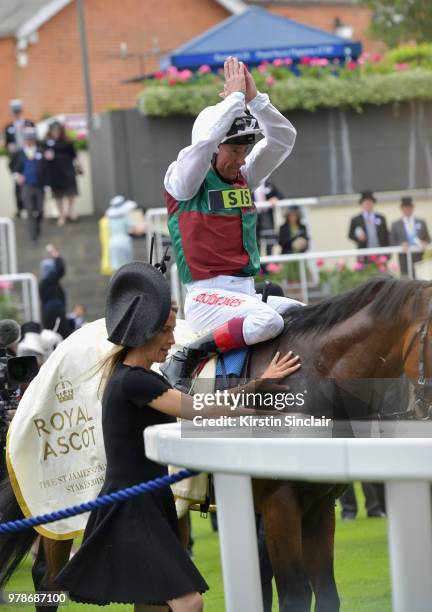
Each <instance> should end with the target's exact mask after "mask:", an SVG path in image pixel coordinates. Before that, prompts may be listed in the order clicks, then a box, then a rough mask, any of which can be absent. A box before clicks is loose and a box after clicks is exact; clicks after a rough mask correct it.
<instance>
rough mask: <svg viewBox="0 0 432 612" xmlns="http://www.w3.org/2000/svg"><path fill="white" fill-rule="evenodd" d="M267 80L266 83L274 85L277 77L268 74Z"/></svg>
mask: <svg viewBox="0 0 432 612" xmlns="http://www.w3.org/2000/svg"><path fill="white" fill-rule="evenodd" d="M265 82H266V85H273V83H274V82H275V78H274V77H272V76H268V77H267V78H266V80H265Z"/></svg>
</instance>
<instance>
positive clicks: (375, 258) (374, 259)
mask: <svg viewBox="0 0 432 612" xmlns="http://www.w3.org/2000/svg"><path fill="white" fill-rule="evenodd" d="M369 261H378V255H369Z"/></svg>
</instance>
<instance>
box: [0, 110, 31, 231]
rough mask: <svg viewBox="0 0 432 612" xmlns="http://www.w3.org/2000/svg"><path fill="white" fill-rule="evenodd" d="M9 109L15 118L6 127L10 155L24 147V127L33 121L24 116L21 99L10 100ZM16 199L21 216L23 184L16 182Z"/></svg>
mask: <svg viewBox="0 0 432 612" xmlns="http://www.w3.org/2000/svg"><path fill="white" fill-rule="evenodd" d="M9 109H10V112H11V113H12V116H13V120H12V121H11V122H10V123H8V124H7V125H6V126H5V128H4V136H3V140H4V146H5V148H6V150H7V152H8V154H9V156H10V157H12V156H13V155H15V153H16V152H17V151H18V150H19V149H22V148H23V146H24V128H26V127H33V126H34V123H33V121H30V119H24V118H23V116H22V115H23V104H22V101H21V100H18V99H15V100H11V101H10V102H9ZM15 200H16V207H17V211H16V216H17V218H18V219H19V218H20V217H21V211H23V210H24V209H25V206H24V202H23V199H22V189H21V185H19V184H18V183H15Z"/></svg>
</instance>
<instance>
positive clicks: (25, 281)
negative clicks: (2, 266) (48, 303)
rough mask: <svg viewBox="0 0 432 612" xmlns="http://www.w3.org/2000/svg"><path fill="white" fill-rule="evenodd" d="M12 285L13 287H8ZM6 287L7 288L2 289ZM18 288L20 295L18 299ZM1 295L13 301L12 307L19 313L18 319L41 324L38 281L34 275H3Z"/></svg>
mask: <svg viewBox="0 0 432 612" xmlns="http://www.w3.org/2000/svg"><path fill="white" fill-rule="evenodd" d="M8 284H10V285H11V287H10V288H9V287H7V285H8ZM2 285H6V287H3V288H1V287H2ZM17 286H18V290H19V295H18V297H16V293H17ZM0 293H1V294H2V295H9V296H10V297H11V298H15V299H13V301H12V302H11V305H12V306H14V307H15V308H16V309H17V311H18V318H20V319H21V320H22V321H23V322H24V321H36V322H40V320H41V317H40V305H39V291H38V281H37V278H36V276H35V275H34V274H30V273H23V274H2V275H0Z"/></svg>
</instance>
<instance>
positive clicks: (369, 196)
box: [359, 191, 376, 204]
mask: <svg viewBox="0 0 432 612" xmlns="http://www.w3.org/2000/svg"><path fill="white" fill-rule="evenodd" d="M363 200H372V202H376V198H375V196H374V194H373V191H362V192H361V194H360V200H359V204H361V203H362V202H363Z"/></svg>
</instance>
